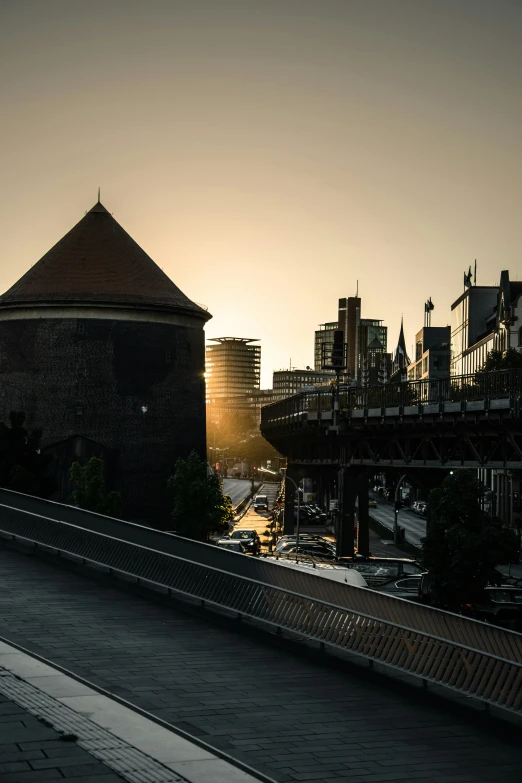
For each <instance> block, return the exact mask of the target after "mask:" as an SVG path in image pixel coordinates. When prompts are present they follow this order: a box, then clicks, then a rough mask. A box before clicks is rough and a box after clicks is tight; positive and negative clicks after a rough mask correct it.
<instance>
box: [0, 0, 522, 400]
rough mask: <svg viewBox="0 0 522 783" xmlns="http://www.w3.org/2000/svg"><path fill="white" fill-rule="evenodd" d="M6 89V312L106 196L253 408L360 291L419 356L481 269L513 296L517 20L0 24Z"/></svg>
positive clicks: (520, 186)
mask: <svg viewBox="0 0 522 783" xmlns="http://www.w3.org/2000/svg"><path fill="white" fill-rule="evenodd" d="M0 71H1V73H2V78H1V80H0V100H1V105H2V109H3V112H2V114H3V121H2V130H1V133H2V144H1V146H0V161H1V170H2V180H3V182H2V188H1V192H0V220H1V232H0V252H1V258H2V264H1V268H0V289H1V291H2V292H3V291H5V290H6V289H8V288H9V287H10V286H11V285H12V284H13V283H14V282H15V281H16V280H17V279H18V278H19V277H20V276H21V275H22V274H23V273H24V272H25V271H26V270H27V269H28V268H29V267H30V266H31V265H32V264H34V263H35V262H36V261H37V260H38V259H39V258H40V257H41V256H42V255H43V254H44V253H45V252H46V251H47V250H48V249H49V248H50V247H51V246H52V245H53V244H55V242H57V241H58V240H59V239H60V238H61V237H62V236H63V234H65V233H66V232H67V231H68V230H69V229H70V228H71V227H72V226H73V225H74V224H75V223H76V222H77V221H78V220H79V219H80V218H81V217H82V216H83V214H84V212H85V211H86V210H88V209H90V207H91V206H92V205H93V204H94V202H95V201H96V199H97V190H98V186H101V200H102V202H103V203H104V204H105V206H106V207H107V208H108V209H109V210H110V211H112V212H113V213H114V216H115V218H116V219H117V220H118V222H119V223H121V225H122V226H123V227H124V228H125V229H126V230H127V231H128V232H129V233H130V234H131V236H133V237H134V239H136V241H137V242H138V243H139V244H140V245H141V246H142V247H143V248H144V250H145V251H146V252H147V253H148V254H149V255H150V256H151V257H152V258H153V259H154V260H155V261H156V262H157V263H158V264H159V265H160V266H161V267H162V268H163V269H164V271H165V272H166V273H167V274H168V275H169V276H170V277H171V278H172V280H173V281H174V282H175V283H176V285H178V286H179V287H180V288H181V289H182V290H183V291H184V292H185V293H186V294H187V296H189V297H190V298H191V299H193V300H195V301H197V302H202V303H204V304H205V305H206V306H208V308H209V310H210V312H211V313H212V314H213V316H214V317H213V319H212V320H211V321H210V322H209V324H208V325H207V327H206V333H207V336H208V337H220V336H223V335H226V336H228V335H230V336H237V337H243V336H247V337H248V336H252V337H254V338H258V339H260V341H261V346H262V386H263V387H267V386H269V385H270V384H271V373H272V370H274V369H280V368H283V367H288V364H289V361H290V359H291V360H292V364H293V365H295V366H299V367H305V366H306V365H310V366H313V339H314V331H315V329H316V328H317V326H318V324H320V323H324V322H325V321H331V320H335V319H336V317H337V301H338V299H339V298H340V297H345V296H353V295H354V294H355V290H356V281H357V280H359V294H360V296H361V298H362V315H363V317H365V318H379V319H383V320H384V322H385V324H386V326H388V340H389V345H388V349H389V350H393V348H394V347H395V344H396V340H397V337H398V333H399V327H400V319H401V314H402V315H403V316H404V326H405V333H406V344H407V348H408V351H411V346H412V344H413V342H414V337H415V333H416V332H417V331H418V330H419V329H420V328H421V327H422V324H423V315H424V314H423V308H424V302H425V300H426V299H427V298H428V297H430V296H431V297H432V299H433V302H434V303H435V310H434V312H433V315H432V324H433V325H434V326H439V325H445V324H447V323H449V317H450V304H451V302H452V301H453V300H454V299H456V298H457V297H458V295H459V294H460V293H461V292H462V276H463V272H464V271H465V270H467V269H468V267H469V266H470V265H471V267H473V263H474V259H475V258H476V259H477V263H478V283H479V285H496V284H497V283H498V280H499V277H500V271H501V270H502V269H509V270H510V273H511V278H512V279H517V278H519V275H520V267H521V248H522V220H521V218H520V211H521V205H522V134H521V132H520V129H521V127H522V87H521V75H522V3H520V2H515V1H514V0H437V1H435V0H262V2H260V1H259V0H183V1H182V2H179V1H178V0H147V2H144V1H143V0H91V1H90V2H89V3H88V4H85V3H82V2H80V0H46V1H45V2H42V1H41V0H24V2H23V3H21V2H19V1H18V0H3V2H2V3H0ZM519 279H520V278H519Z"/></svg>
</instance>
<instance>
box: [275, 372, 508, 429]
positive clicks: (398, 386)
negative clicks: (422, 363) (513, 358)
mask: <svg viewBox="0 0 522 783" xmlns="http://www.w3.org/2000/svg"><path fill="white" fill-rule="evenodd" d="M521 394H522V370H499V371H496V372H488V373H475V374H473V375H459V376H453V377H449V378H433V379H425V380H418V381H408V382H403V383H385V384H379V385H376V386H367V387H362V386H349V387H348V386H340V388H339V409H340V412H341V417H342V415H343V412H347V411H353V410H365V409H366V410H367V409H371V408H405V407H408V406H416V405H423V406H424V405H435V404H439V403H442V402H462V401H472V400H492V399H501V398H519V397H520V395H521ZM335 395H336V389H335V387H334V386H330V387H328V388H324V387H322V388H318V389H316V390H314V391H307V392H302V393H300V394H296V395H294V396H293V397H288V398H287V399H285V400H281V401H279V402H275V403H272V404H271V405H267V406H265V407H264V408H263V409H262V412H261V429H262V430H266V431H268V430H269V429H270V428H273V427H277V426H281V425H283V424H288V423H289V422H292V421H293V422H297V421H299V420H300V419H301V418H304V417H305V415H306V414H307V413H308V412H311V413H327V412H329V411H332V409H333V407H334V401H335Z"/></svg>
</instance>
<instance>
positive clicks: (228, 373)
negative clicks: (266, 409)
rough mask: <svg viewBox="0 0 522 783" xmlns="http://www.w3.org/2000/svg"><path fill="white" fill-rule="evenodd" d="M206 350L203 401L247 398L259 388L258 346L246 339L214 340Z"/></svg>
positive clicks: (223, 338) (259, 360) (254, 341)
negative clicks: (204, 394)
mask: <svg viewBox="0 0 522 783" xmlns="http://www.w3.org/2000/svg"><path fill="white" fill-rule="evenodd" d="M210 342H213V343H216V344H215V345H207V349H206V365H205V368H206V372H205V376H206V382H207V402H209V403H211V404H214V403H216V402H218V401H220V400H225V399H230V398H233V397H245V396H251V395H253V394H254V392H255V391H257V390H258V389H259V386H260V378H261V346H260V345H252V343H256V342H257V340H253V339H251V338H249V337H215V338H212V339H211V340H210Z"/></svg>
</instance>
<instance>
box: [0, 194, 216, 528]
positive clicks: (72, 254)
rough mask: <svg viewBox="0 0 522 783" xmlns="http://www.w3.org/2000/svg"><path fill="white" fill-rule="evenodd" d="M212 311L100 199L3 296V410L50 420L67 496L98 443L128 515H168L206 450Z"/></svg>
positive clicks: (48, 432) (34, 421) (45, 425)
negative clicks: (186, 459) (77, 464)
mask: <svg viewBox="0 0 522 783" xmlns="http://www.w3.org/2000/svg"><path fill="white" fill-rule="evenodd" d="M210 317H211V316H210V315H209V313H207V312H206V310H204V309H203V308H202V307H200V306H199V305H197V304H195V303H194V302H191V301H190V299H188V298H187V297H186V296H185V295H184V294H183V293H182V292H181V291H180V289H179V288H177V286H175V285H174V283H173V282H172V281H171V280H170V279H169V278H168V277H167V275H165V274H164V272H162V270H161V269H160V268H159V267H158V266H157V265H156V264H155V263H154V261H153V260H152V259H151V258H150V257H149V256H148V255H147V254H146V253H145V252H144V251H143V250H142V249H141V248H140V247H139V246H138V245H137V244H136V242H135V241H134V240H133V239H132V238H131V237H130V236H129V235H128V234H127V233H126V231H124V229H123V228H122V227H121V226H120V225H119V224H118V223H117V222H116V220H115V219H114V218H113V217H112V215H111V214H110V213H109V212H108V211H107V210H106V209H105V207H104V206H103V205H102V204H101V203H100V202H99V201H98V203H97V204H95V205H94V207H93V208H92V209H91V210H90V211H89V212H87V213H86V215H85V217H83V218H82V219H81V220H80V222H79V223H77V224H76V226H74V228H72V229H71V231H69V233H68V234H66V235H65V236H64V237H63V239H61V240H60V241H59V242H58V243H57V244H56V245H55V246H54V247H53V248H52V249H51V250H49V252H48V253H46V254H45V255H44V256H43V257H42V258H41V259H40V261H38V263H36V264H35V265H34V266H33V267H31V269H29V271H28V272H26V274H25V275H23V277H21V278H20V280H18V282H17V283H15V285H14V286H12V288H10V289H9V290H8V291H7V292H6V293H5V294H4V295H3V296H2V297H0V420H2V421H7V418H8V415H9V412H10V411H11V410H21V411H25V413H26V422H27V426H28V427H29V428H32V427H38V428H41V429H42V431H43V440H42V445H43V446H44V447H45V448H48V449H50V450H51V451H52V453H53V454H54V456H55V463H54V465H55V472H56V475H57V479H58V482H59V485H60V490H59V493H58V496H57V497H58V498H59V499H61V500H66V498H67V495H68V492H69V491H70V487H69V485H68V468H69V465H70V463H71V462H72V461H74V459H78V458H79V457H80V459H81V458H82V457H83V458H87V457H88V456H89V455H91V454H96V455H99V456H103V457H104V458H105V460H106V466H107V471H108V483H109V485H110V486H111V488H114V489H117V490H119V491H120V492H121V493H122V496H123V501H124V508H125V512H126V514H127V516H128V517H129V518H132V519H143V520H148V521H150V522H153V523H158V524H165V523H166V520H167V519H168V507H169V499H168V495H167V492H166V480H167V477H168V476H169V475H170V473H171V472H172V468H173V466H174V463H175V461H176V458H177V457H179V456H186V455H187V454H188V453H189V452H190V451H191V450H192V449H196V451H197V452H198V453H200V454H201V456H202V457H204V455H205V388H204V369H205V352H204V331H203V327H204V324H205V322H206V321H207V320H208V319H209V318H210Z"/></svg>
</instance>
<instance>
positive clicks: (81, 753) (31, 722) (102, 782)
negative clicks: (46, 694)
mask: <svg viewBox="0 0 522 783" xmlns="http://www.w3.org/2000/svg"><path fill="white" fill-rule="evenodd" d="M67 780H70V781H71V783H123V781H124V778H122V777H120V775H117V774H116V773H115V772H113V771H112V769H110V768H109V767H107V766H106V765H105V764H103V763H102V762H101V761H98V759H97V758H95V757H94V756H92V755H91V754H90V753H88V752H87V751H86V750H84V749H83V748H80V747H79V746H78V745H76V744H75V742H67V741H64V740H63V735H61V734H60V733H59V732H58V731H55V730H54V729H52V728H49V727H48V726H46V725H45V723H43V722H42V721H40V720H38V719H37V718H35V717H34V716H33V715H31V713H30V712H28V711H27V710H25V709H24V708H23V707H19V706H18V704H15V703H14V702H12V701H10V700H9V699H6V698H5V697H4V696H2V695H0V781H1V782H2V783H40V781H42V783H43V781H45V783H58V781H60V783H64V781H67Z"/></svg>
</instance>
